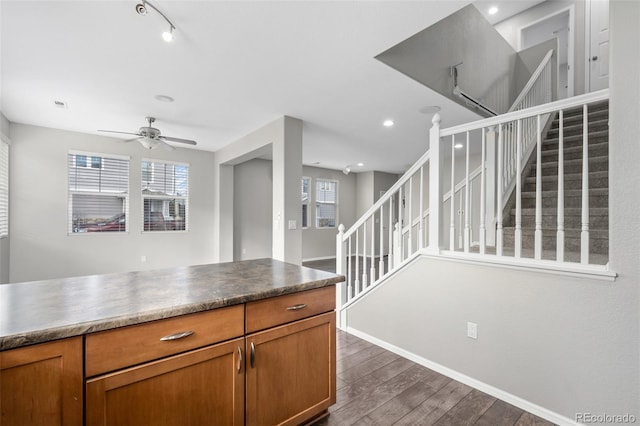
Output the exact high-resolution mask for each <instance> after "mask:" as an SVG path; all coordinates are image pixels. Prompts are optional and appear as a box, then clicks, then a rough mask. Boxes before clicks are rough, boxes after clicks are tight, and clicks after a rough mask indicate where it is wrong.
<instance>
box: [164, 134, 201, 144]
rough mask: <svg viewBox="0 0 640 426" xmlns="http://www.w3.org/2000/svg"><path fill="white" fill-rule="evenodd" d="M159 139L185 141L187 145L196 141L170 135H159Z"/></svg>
mask: <svg viewBox="0 0 640 426" xmlns="http://www.w3.org/2000/svg"><path fill="white" fill-rule="evenodd" d="M159 138H160V139H164V140H167V141H169V142H178V143H186V144H188V145H196V141H192V140H190V139H180V138H172V137H171V136H164V135H162V136H159Z"/></svg>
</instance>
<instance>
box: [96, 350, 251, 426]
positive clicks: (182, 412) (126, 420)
mask: <svg viewBox="0 0 640 426" xmlns="http://www.w3.org/2000/svg"><path fill="white" fill-rule="evenodd" d="M243 345H244V338H239V339H235V340H232V341H230V342H226V343H222V344H219V345H213V346H209V347H206V348H203V349H197V350H193V351H190V352H186V353H184V354H181V355H176V356H172V357H169V358H164V359H161V360H158V361H154V362H150V363H146V364H143V365H140V366H137V367H132V368H128V369H125V370H121V371H118V372H115V373H111V374H107V375H104V376H100V377H97V378H95V379H91V380H89V381H87V424H88V425H96V426H98V425H105V426H107V425H114V426H116V425H117V426H129V425H131V426H143V425H153V426H170V425H171V426H173V425H193V426H197V425H243V424H244V365H243V364H244V362H243V358H242V347H243Z"/></svg>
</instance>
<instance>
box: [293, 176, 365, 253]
mask: <svg viewBox="0 0 640 426" xmlns="http://www.w3.org/2000/svg"><path fill="white" fill-rule="evenodd" d="M302 175H303V176H306V177H310V178H311V202H310V204H309V212H310V213H309V225H310V226H309V228H307V229H303V230H302V258H303V259H304V260H310V259H319V258H331V257H335V256H336V235H337V234H338V229H337V228H328V229H326V228H325V229H317V228H316V227H315V223H316V216H315V202H314V200H315V195H316V191H315V185H316V179H318V178H321V179H330V180H337V181H338V223H339V224H340V223H341V224H343V225H344V226H345V228H347V229H348V228H349V227H350V226H351V225H353V224H354V222H355V221H356V220H357V219H358V216H357V214H356V197H357V190H356V175H357V174H356V173H351V174H349V175H345V174H344V173H342V172H341V171H339V170H330V169H323V168H319V167H310V166H304V167H303V169H302Z"/></svg>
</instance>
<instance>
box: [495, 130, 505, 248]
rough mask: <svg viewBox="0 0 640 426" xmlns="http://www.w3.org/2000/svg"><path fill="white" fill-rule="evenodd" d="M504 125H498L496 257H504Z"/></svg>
mask: <svg viewBox="0 0 640 426" xmlns="http://www.w3.org/2000/svg"><path fill="white" fill-rule="evenodd" d="M502 129H503V125H502V124H499V125H498V178H497V182H498V189H497V192H498V194H497V206H496V208H497V209H498V211H497V212H496V227H497V228H496V255H497V256H502V196H503V192H504V178H503V173H504V170H503V169H504V155H503V149H504V146H503V142H504V141H503V133H504V132H503V131H502Z"/></svg>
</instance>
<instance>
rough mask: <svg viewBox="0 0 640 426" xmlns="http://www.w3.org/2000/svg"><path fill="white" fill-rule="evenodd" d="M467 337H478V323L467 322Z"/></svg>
mask: <svg viewBox="0 0 640 426" xmlns="http://www.w3.org/2000/svg"><path fill="white" fill-rule="evenodd" d="M467 337H470V338H472V339H477V338H478V324H476V323H475V322H468V323H467Z"/></svg>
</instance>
